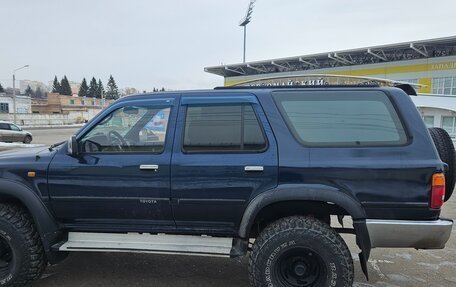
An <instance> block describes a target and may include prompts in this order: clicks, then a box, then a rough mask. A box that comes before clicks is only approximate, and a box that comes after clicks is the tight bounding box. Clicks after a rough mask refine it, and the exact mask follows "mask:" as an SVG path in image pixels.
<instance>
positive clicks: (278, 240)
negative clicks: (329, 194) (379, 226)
mask: <svg viewBox="0 0 456 287" xmlns="http://www.w3.org/2000/svg"><path fill="white" fill-rule="evenodd" d="M353 274H354V269H353V259H352V257H351V253H350V251H349V249H348V247H347V245H346V244H345V242H344V240H343V239H342V238H341V237H340V235H339V234H338V233H337V232H336V231H334V230H333V229H332V228H331V227H330V226H328V225H327V224H326V223H323V222H321V221H319V220H317V219H315V218H311V217H304V216H293V217H287V218H282V219H280V220H278V221H276V222H274V223H272V224H271V225H269V226H268V227H266V228H265V229H264V230H263V231H262V232H261V234H260V235H259V237H258V238H257V240H256V241H255V244H254V246H253V250H252V252H251V254H250V260H249V279H250V285H251V286H253V287H260V286H261V287H263V286H270V287H275V286H277V287H310V286H312V287H320V286H321V287H323V286H340V287H349V286H352V284H353Z"/></svg>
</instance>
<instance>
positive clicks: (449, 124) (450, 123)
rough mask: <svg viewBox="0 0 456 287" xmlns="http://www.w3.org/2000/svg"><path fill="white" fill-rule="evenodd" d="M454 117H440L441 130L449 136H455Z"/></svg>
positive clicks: (455, 120) (455, 118) (455, 122)
mask: <svg viewBox="0 0 456 287" xmlns="http://www.w3.org/2000/svg"><path fill="white" fill-rule="evenodd" d="M455 125H456V117H442V128H443V129H444V130H446V131H447V132H448V133H449V134H450V135H452V136H455V135H456V126H455Z"/></svg>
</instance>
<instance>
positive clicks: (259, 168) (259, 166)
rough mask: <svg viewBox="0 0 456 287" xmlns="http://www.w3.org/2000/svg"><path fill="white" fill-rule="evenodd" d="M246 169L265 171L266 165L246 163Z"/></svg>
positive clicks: (248, 170)
mask: <svg viewBox="0 0 456 287" xmlns="http://www.w3.org/2000/svg"><path fill="white" fill-rule="evenodd" d="M244 171H246V172H262V171H264V166H262V165H246V166H245V167H244Z"/></svg>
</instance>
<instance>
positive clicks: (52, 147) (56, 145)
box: [49, 141, 66, 151]
mask: <svg viewBox="0 0 456 287" xmlns="http://www.w3.org/2000/svg"><path fill="white" fill-rule="evenodd" d="M64 143H66V141H61V142H58V143H55V144H52V145H51V146H50V147H49V151H52V150H53V149H54V148H55V147H58V146H59V145H61V144H64Z"/></svg>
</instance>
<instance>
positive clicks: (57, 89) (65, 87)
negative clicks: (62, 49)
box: [52, 75, 120, 100]
mask: <svg viewBox="0 0 456 287" xmlns="http://www.w3.org/2000/svg"><path fill="white" fill-rule="evenodd" d="M52 92H53V93H59V94H61V95H67V96H71V95H72V91H71V86H70V82H69V81H68V79H67V77H66V76H64V77H63V78H62V80H61V81H60V82H59V80H58V79H57V76H55V77H54V83H53V85H52ZM103 95H104V97H105V98H106V99H109V100H110V99H113V100H115V99H118V98H119V96H120V95H119V88H118V87H117V84H116V81H115V80H114V77H113V76H112V75H110V76H109V80H108V84H107V85H106V90H105V88H104V86H103V82H102V81H101V79H98V81H97V80H96V79H95V77H92V80H90V84H87V80H86V78H83V79H82V83H81V86H80V87H79V92H78V96H79V97H89V98H98V99H101V98H102V97H103Z"/></svg>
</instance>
